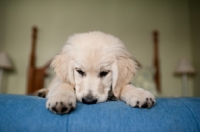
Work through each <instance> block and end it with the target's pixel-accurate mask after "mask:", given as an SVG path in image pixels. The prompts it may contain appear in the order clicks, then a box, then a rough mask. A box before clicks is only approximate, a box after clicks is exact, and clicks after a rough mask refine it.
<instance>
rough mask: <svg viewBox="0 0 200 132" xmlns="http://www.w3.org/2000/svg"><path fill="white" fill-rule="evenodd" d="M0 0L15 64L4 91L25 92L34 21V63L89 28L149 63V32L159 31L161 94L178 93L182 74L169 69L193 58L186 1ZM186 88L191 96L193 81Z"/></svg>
mask: <svg viewBox="0 0 200 132" xmlns="http://www.w3.org/2000/svg"><path fill="white" fill-rule="evenodd" d="M5 3H6V6H5V8H6V9H5V12H4V15H5V16H6V17H5V19H4V23H5V29H4V30H5V31H4V32H5V33H4V34H3V35H4V39H5V42H4V43H3V49H4V50H6V51H7V52H8V53H9V54H10V56H11V57H12V59H13V62H14V66H15V72H13V73H9V74H8V75H7V82H6V85H5V92H6V93H17V94H23V93H25V87H26V81H27V77H26V73H27V69H26V68H27V64H28V58H29V53H30V43H31V27H32V26H33V25H37V26H38V27H39V34H38V35H39V37H38V43H37V55H38V56H37V64H38V66H42V65H43V64H44V63H45V62H46V61H47V60H48V59H50V58H51V57H52V56H54V55H55V54H56V53H58V52H59V51H60V49H61V47H62V46H63V45H64V43H65V41H66V39H67V36H69V35H71V34H74V33H78V32H86V31H92V30H100V31H104V32H106V33H110V34H113V35H115V36H117V37H119V38H120V39H121V40H122V41H123V42H124V43H125V45H126V46H127V48H128V50H129V51H130V52H131V53H132V55H133V56H134V57H135V58H136V59H137V60H139V61H140V63H141V64H142V65H144V66H150V65H152V58H153V54H152V53H153V51H152V49H153V44H152V34H151V33H152V30H154V29H158V30H159V32H160V47H159V50H160V60H161V74H162V75H161V77H162V92H163V95H164V96H178V95H181V78H180V77H175V76H174V74H173V70H174V67H175V65H176V63H177V62H178V60H179V59H180V58H181V57H186V58H188V59H189V60H192V55H191V54H192V53H191V42H190V34H189V33H190V29H189V14H188V1H187V0H151V1H150V0H109V1H108V0H82V1H80V0H56V1H55V0H48V1H47V0H29V1H27V0H17V1H16V0H10V1H6V0H5ZM0 26H1V25H0ZM189 87H190V95H192V94H193V93H192V90H193V89H192V88H193V81H192V79H189Z"/></svg>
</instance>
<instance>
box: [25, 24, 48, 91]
mask: <svg viewBox="0 0 200 132" xmlns="http://www.w3.org/2000/svg"><path fill="white" fill-rule="evenodd" d="M37 31H38V29H37V27H33V28H32V43H31V54H30V61H29V64H28V80H27V94H33V93H34V92H36V91H37V90H39V89H41V88H43V87H44V79H45V77H46V76H47V74H46V69H47V68H48V67H49V65H50V63H51V60H49V61H48V62H47V63H46V64H45V65H44V66H43V67H40V68H37V67H36V64H35V62H36V54H35V51H36V40H37Z"/></svg>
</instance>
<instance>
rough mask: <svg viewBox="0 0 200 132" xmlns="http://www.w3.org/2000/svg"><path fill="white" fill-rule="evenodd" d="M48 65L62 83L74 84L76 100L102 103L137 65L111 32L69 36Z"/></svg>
mask: <svg viewBox="0 0 200 132" xmlns="http://www.w3.org/2000/svg"><path fill="white" fill-rule="evenodd" d="M51 66H52V67H53V68H54V70H55V72H56V73H57V76H58V77H59V79H60V80H61V81H62V82H63V83H69V84H70V85H72V86H74V87H75V91H76V98H77V100H78V101H80V102H83V103H86V104H93V103H97V102H104V101H106V100H107V98H108V96H109V95H110V93H112V94H114V96H115V97H117V98H118V97H119V95H120V90H121V89H122V88H123V87H124V86H125V85H127V84H129V83H130V80H131V79H132V77H133V76H134V74H135V73H136V68H137V65H136V63H135V62H134V61H133V60H132V59H131V55H130V54H129V53H128V51H127V50H126V48H125V47H124V45H123V44H122V42H121V41H120V40H119V39H117V38H115V37H114V36H112V35H109V34H104V33H102V32H89V33H82V34H76V35H74V36H71V37H70V38H69V39H68V41H67V44H66V45H65V46H64V48H63V50H62V52H61V53H60V54H59V55H57V56H56V57H55V59H54V60H53V62H52V64H51Z"/></svg>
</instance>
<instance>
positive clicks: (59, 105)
mask: <svg viewBox="0 0 200 132" xmlns="http://www.w3.org/2000/svg"><path fill="white" fill-rule="evenodd" d="M75 107H76V97H75V95H70V94H64V93H58V94H56V95H55V96H52V97H49V99H48V100H47V102H46V108H47V109H49V110H50V111H51V112H53V113H56V114H65V113H69V112H70V111H72V110H74V109H75Z"/></svg>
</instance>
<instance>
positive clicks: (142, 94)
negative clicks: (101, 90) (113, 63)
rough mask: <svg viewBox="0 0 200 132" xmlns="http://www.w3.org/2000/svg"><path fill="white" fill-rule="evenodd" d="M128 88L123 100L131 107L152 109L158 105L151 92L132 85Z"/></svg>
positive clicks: (122, 97) (124, 92)
mask: <svg viewBox="0 0 200 132" xmlns="http://www.w3.org/2000/svg"><path fill="white" fill-rule="evenodd" d="M126 88H127V89H125V90H124V91H123V94H122V96H121V99H122V100H123V101H125V102H126V103H127V104H128V105H130V106H131V107H138V108H150V107H152V106H153V105H154V104H155V103H156V100H155V97H154V96H153V94H152V93H150V92H149V91H146V90H144V89H142V88H136V87H133V86H131V85H129V86H128V87H126Z"/></svg>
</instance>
